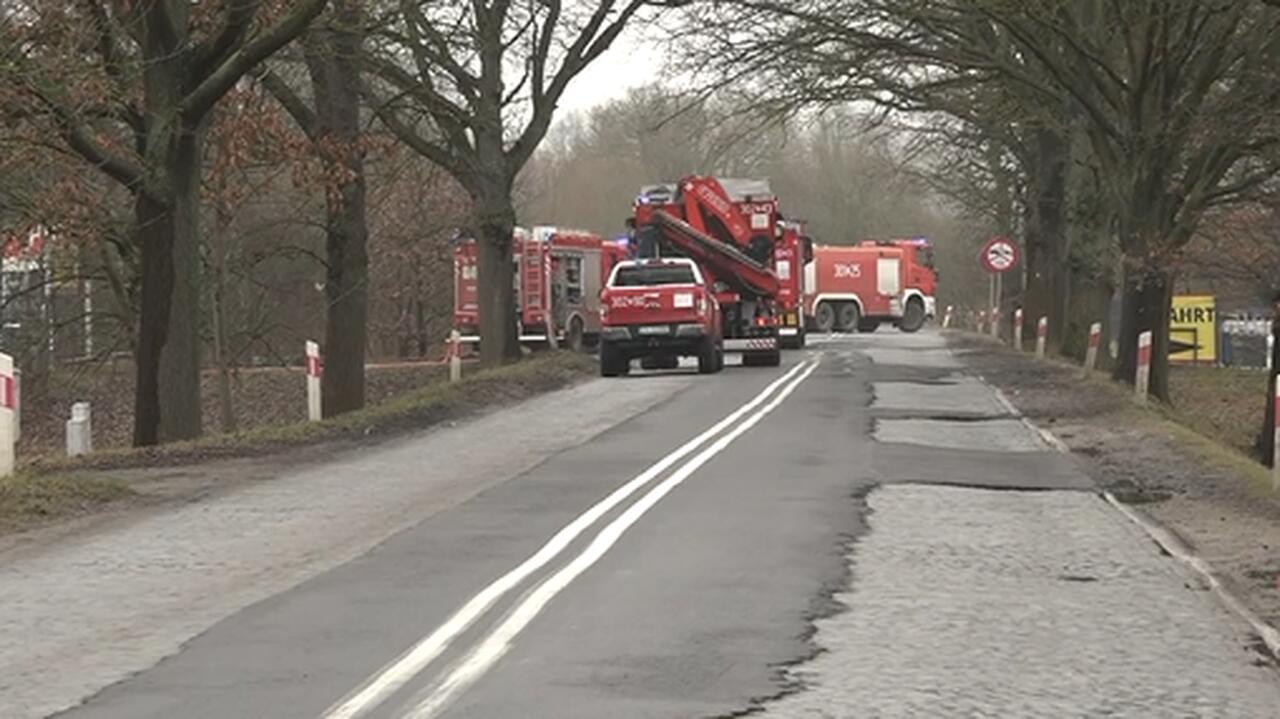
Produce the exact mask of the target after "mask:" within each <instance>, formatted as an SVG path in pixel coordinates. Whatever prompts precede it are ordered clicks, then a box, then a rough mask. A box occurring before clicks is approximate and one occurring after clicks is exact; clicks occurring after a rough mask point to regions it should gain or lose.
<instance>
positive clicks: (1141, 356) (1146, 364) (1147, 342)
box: [1133, 330, 1151, 402]
mask: <svg viewBox="0 0 1280 719" xmlns="http://www.w3.org/2000/svg"><path fill="white" fill-rule="evenodd" d="M1150 387H1151V331H1150V330H1148V331H1146V332H1143V333H1142V334H1140V335H1138V370H1137V372H1136V374H1135V376H1134V378H1133V393H1134V394H1135V395H1137V396H1138V399H1140V400H1142V401H1144V402H1145V401H1146V400H1147V391H1148V390H1149V389H1150Z"/></svg>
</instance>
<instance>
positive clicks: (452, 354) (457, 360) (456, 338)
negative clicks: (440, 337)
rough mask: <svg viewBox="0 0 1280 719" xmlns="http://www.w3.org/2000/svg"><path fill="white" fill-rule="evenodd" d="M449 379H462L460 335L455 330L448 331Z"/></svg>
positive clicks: (452, 380) (458, 380) (454, 380)
mask: <svg viewBox="0 0 1280 719" xmlns="http://www.w3.org/2000/svg"><path fill="white" fill-rule="evenodd" d="M449 381H450V382H460V381H462V335H461V334H459V333H458V331H457V330H454V331H452V332H450V333H449Z"/></svg>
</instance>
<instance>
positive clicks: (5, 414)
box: [0, 353, 18, 477]
mask: <svg viewBox="0 0 1280 719" xmlns="http://www.w3.org/2000/svg"><path fill="white" fill-rule="evenodd" d="M16 403H17V395H16V393H15V392H14V381H13V357H12V356H10V355H7V354H3V353H0V477H8V476H9V475H11V474H13V468H14V465H15V464H16V460H17V448H16V446H15V445H16V444H17V441H18V437H17V434H16V432H15V431H14V423H13V418H14V411H13V410H14V407H15V406H16Z"/></svg>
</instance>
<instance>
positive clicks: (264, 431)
mask: <svg viewBox="0 0 1280 719" xmlns="http://www.w3.org/2000/svg"><path fill="white" fill-rule="evenodd" d="M594 370H595V361H594V359H593V358H592V357H589V356H587V355H583V354H579V353H573V352H548V353H544V354H538V355H535V356H534V357H532V358H530V359H526V360H524V361H522V362H518V363H516V364H512V365H507V366H505V367H499V368H495V369H490V370H473V371H472V373H471V374H469V375H467V376H464V377H463V380H462V381H461V382H458V383H456V384H450V383H449V382H448V381H447V380H443V381H439V382H433V383H431V384H428V385H426V386H424V387H421V388H420V389H417V390H415V391H413V392H410V393H408V394H405V395H403V396H401V397H397V398H395V399H392V400H389V401H387V402H384V403H382V404H379V405H377V406H374V407H368V408H365V409H363V410H360V411H358V412H351V413H348V414H344V415H340V416H338V417H334V418H331V419H326V420H324V421H322V422H299V423H295V424H288V425H277V426H269V427H260V428H257V429H253V430H248V431H243V432H235V433H229V434H217V435H210V436H207V437H202V438H200V439H198V440H193V441H190V442H175V443H172V444H165V445H161V446H158V447H143V448H130V449H119V450H107V451H104V452H96V453H94V454H91V455H88V456H85V457H81V458H77V459H74V460H71V459H65V458H58V459H43V458H41V459H36V460H34V461H33V462H32V463H31V464H30V465H28V467H27V470H28V471H34V472H36V473H52V472H65V471H74V470H83V469H124V468H130V467H147V466H165V465H181V464H192V463H195V462H201V461H206V460H210V459H219V458H230V457H252V456H261V455H264V454H269V453H272V452H278V451H280V450H284V449H290V448H295V447H303V446H310V445H316V444H322V443H327V442H334V441H341V440H357V439H366V438H377V437H387V436H391V435H394V434H400V433H404V432H407V431H413V430H417V429H425V428H427V427H431V426H433V425H436V424H439V423H440V422H442V421H448V420H451V419H457V418H460V417H464V416H467V415H469V414H473V413H475V412H478V411H481V410H484V409H489V408H492V407H495V406H498V405H501V404H506V403H510V402H516V401H520V400H523V399H527V398H529V397H533V396H534V395H537V394H541V393H543V392H548V391H551V390H555V389H560V388H562V387H566V386H568V385H570V384H572V383H574V382H576V381H578V380H579V379H582V378H583V377H585V376H587V375H588V374H590V373H591V372H593V371H594Z"/></svg>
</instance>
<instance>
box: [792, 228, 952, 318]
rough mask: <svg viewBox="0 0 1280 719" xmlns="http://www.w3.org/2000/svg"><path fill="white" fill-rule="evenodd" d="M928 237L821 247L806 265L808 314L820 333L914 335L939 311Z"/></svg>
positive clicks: (814, 249)
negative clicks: (882, 329) (884, 330)
mask: <svg viewBox="0 0 1280 719" xmlns="http://www.w3.org/2000/svg"><path fill="white" fill-rule="evenodd" d="M931 258H932V248H930V246H929V244H928V242H927V241H925V240H923V239H905V240H888V241H879V240H864V241H862V242H860V243H858V244H857V245H846V246H840V245H817V246H815V247H814V248H813V259H812V261H811V262H809V263H808V264H806V265H805V275H806V277H805V295H804V314H805V317H806V320H807V323H808V325H809V326H810V327H812V328H813V329H814V330H816V331H819V332H831V331H835V330H838V331H841V332H854V331H857V332H874V331H875V330H876V328H878V327H879V326H880V325H881V324H892V325H894V326H896V327H897V328H898V329H900V330H902V331H903V332H915V331H917V330H919V329H920V328H921V327H923V326H924V323H925V321H926V320H927V319H928V318H930V317H932V316H933V315H934V313H935V311H936V304H937V303H936V300H935V293H936V291H937V273H936V272H934V270H933V267H932V264H933V263H932V259H931Z"/></svg>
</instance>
